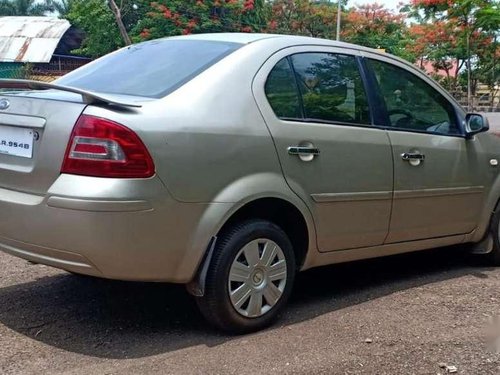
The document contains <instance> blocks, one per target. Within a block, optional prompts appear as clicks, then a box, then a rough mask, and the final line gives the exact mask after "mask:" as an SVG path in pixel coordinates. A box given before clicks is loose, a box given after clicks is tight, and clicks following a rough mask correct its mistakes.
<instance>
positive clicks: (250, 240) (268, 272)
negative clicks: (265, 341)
mask: <svg viewBox="0 0 500 375" xmlns="http://www.w3.org/2000/svg"><path fill="white" fill-rule="evenodd" d="M295 271H296V269H295V256H294V252H293V247H292V244H291V242H290V240H289V239H288V237H287V235H286V234H285V232H284V231H283V230H282V229H281V228H280V227H278V226H277V225H275V224H273V223H271V222H269V221H265V220H250V221H246V222H243V223H240V224H236V225H233V226H232V227H230V228H228V229H227V230H225V231H224V232H223V233H222V234H221V235H220V236H219V238H218V240H217V244H216V247H215V249H214V254H213V258H212V260H211V262H210V266H209V268H208V273H207V278H206V282H205V295H204V296H203V297H197V299H196V300H197V303H198V306H199V307H200V310H201V312H202V314H203V315H204V316H205V318H206V319H207V320H208V321H209V322H210V323H211V324H212V325H214V326H215V327H217V328H219V329H222V330H224V331H226V332H230V333H238V334H241V333H248V332H253V331H257V330H260V329H262V328H265V327H267V326H268V325H270V324H271V323H272V322H273V321H274V319H275V318H276V317H277V315H278V314H279V312H280V310H281V309H282V308H283V306H284V305H285V304H286V302H287V300H288V298H289V296H290V293H291V290H292V286H293V282H294V278H295Z"/></svg>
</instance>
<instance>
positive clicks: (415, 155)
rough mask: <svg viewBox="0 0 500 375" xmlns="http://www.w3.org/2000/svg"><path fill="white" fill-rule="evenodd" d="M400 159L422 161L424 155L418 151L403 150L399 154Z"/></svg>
mask: <svg viewBox="0 0 500 375" xmlns="http://www.w3.org/2000/svg"><path fill="white" fill-rule="evenodd" d="M401 159H403V160H419V161H424V160H425V155H424V154H421V153H420V152H404V153H402V154H401Z"/></svg>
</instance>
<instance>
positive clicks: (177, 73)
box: [55, 39, 241, 98]
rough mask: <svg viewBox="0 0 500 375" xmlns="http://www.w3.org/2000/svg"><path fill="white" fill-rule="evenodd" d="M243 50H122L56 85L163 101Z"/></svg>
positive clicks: (215, 45)
mask: <svg viewBox="0 0 500 375" xmlns="http://www.w3.org/2000/svg"><path fill="white" fill-rule="evenodd" d="M239 47H241V44H239V43H228V42H219V41H206V40H177V39H163V40H155V41H151V42H144V43H140V44H136V45H132V46H130V47H127V48H123V49H121V50H119V51H118V52H115V53H112V54H109V55H107V56H104V57H102V58H100V59H98V60H96V61H94V62H93V63H90V64H88V65H85V66H83V67H82V68H80V69H77V70H75V71H74V72H71V73H69V74H67V75H65V76H64V77H62V78H60V79H58V80H57V81H56V82H55V83H57V84H59V85H66V86H71V87H76V88H80V89H84V90H89V91H96V92H101V93H109V94H120V95H135V96H145V97H150V98H161V97H164V96H166V95H167V94H169V93H171V92H172V91H174V90H176V89H177V88H179V87H180V86H182V85H183V84H185V83H186V82H188V81H189V80H191V79H192V78H193V77H195V76H196V75H198V74H200V73H201V72H202V71H204V70H205V69H207V68H209V67H210V66H212V65H214V64H215V63H216V62H218V61H220V60H221V59H222V58H224V57H225V56H227V55H229V54H230V53H232V52H234V51H235V50H236V49H238V48H239Z"/></svg>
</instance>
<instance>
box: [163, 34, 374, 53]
mask: <svg viewBox="0 0 500 375" xmlns="http://www.w3.org/2000/svg"><path fill="white" fill-rule="evenodd" d="M168 39H191V40H208V41H214V42H215V41H218V42H228V43H241V44H250V43H255V42H258V41H263V40H266V39H279V40H280V42H284V43H289V44H290V45H301V44H309V45H325V46H331V47H343V48H351V49H357V50H363V51H370V52H377V53H380V51H377V50H374V49H373V48H368V47H363V46H359V45H357V44H351V43H346V42H340V41H336V40H330V39H322V38H313V37H308V36H299V35H284V34H263V33H208V34H191V35H182V36H175V37H170V38H168Z"/></svg>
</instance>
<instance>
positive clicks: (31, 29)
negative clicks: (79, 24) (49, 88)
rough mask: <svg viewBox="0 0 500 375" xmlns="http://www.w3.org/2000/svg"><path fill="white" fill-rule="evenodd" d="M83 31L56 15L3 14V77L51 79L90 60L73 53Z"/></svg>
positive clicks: (0, 26)
mask: <svg viewBox="0 0 500 375" xmlns="http://www.w3.org/2000/svg"><path fill="white" fill-rule="evenodd" d="M82 40H83V33H82V32H81V31H80V30H78V29H76V28H74V27H72V26H71V25H70V23H69V22H68V21H67V20H63V19H59V18H56V17H0V78H32V79H42V80H48V81H50V80H52V79H55V78H57V77H59V76H61V75H64V74H66V73H67V72H69V71H71V70H74V69H76V68H78V67H80V66H82V65H84V64H86V63H87V62H89V61H90V59H88V58H82V57H78V56H72V55H71V51H72V50H74V49H77V48H79V47H80V45H81V43H82Z"/></svg>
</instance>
